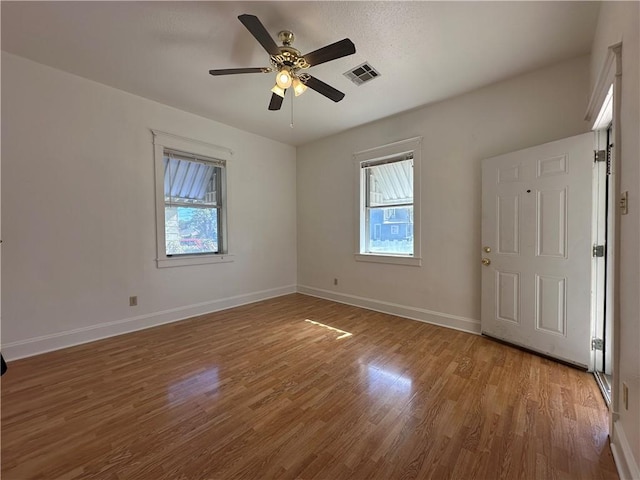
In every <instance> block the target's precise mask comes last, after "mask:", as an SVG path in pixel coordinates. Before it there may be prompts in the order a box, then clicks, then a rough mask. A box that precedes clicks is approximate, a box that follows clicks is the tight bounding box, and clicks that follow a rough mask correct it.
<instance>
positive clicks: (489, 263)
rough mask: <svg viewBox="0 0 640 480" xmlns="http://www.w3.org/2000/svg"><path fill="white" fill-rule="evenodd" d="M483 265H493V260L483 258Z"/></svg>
mask: <svg viewBox="0 0 640 480" xmlns="http://www.w3.org/2000/svg"><path fill="white" fill-rule="evenodd" d="M482 264H483V265H484V266H485V267H486V266H487V265H491V260H489V259H488V258H483V259H482Z"/></svg>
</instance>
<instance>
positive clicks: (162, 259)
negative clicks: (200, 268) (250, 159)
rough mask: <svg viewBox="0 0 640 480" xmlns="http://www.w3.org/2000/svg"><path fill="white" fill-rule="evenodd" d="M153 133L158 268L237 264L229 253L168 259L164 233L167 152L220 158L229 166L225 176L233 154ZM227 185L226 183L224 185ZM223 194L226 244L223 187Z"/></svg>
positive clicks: (172, 135) (225, 202) (228, 150)
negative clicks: (172, 151)
mask: <svg viewBox="0 0 640 480" xmlns="http://www.w3.org/2000/svg"><path fill="white" fill-rule="evenodd" d="M151 133H153V145H154V148H153V154H154V155H153V156H154V162H155V189H156V190H155V194H156V241H157V258H156V265H157V266H158V268H165V267H182V266H189V265H206V264H211V263H229V262H233V261H234V255H232V254H230V253H228V252H222V253H209V254H199V255H180V256H172V257H167V255H166V253H165V248H166V247H165V231H164V208H165V202H164V163H163V157H164V149H165V148H168V149H171V150H178V151H182V152H188V153H193V154H195V155H202V156H205V157H211V158H217V159H219V160H224V161H225V163H226V166H225V169H226V172H225V176H227V177H228V175H229V163H230V162H229V160H230V159H231V156H232V155H233V151H232V150H230V149H228V148H225V147H220V146H218V145H213V144H211V143H207V142H203V141H201V140H193V139H191V138H186V137H181V136H179V135H174V134H172V133H166V132H161V131H159V130H153V129H152V130H151ZM224 183H225V184H226V182H224ZM222 195H223V198H224V199H225V200H224V204H223V208H222V215H221V216H222V221H221V223H222V243H223V246H225V248H226V245H228V244H227V218H226V217H227V215H226V211H227V207H228V201H229V200H228V195H227V192H226V185H223V191H222Z"/></svg>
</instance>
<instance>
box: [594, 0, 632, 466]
mask: <svg viewBox="0 0 640 480" xmlns="http://www.w3.org/2000/svg"><path fill="white" fill-rule="evenodd" d="M639 5H640V4H639V3H638V2H602V5H601V7H600V14H599V17H598V25H597V28H596V33H595V36H594V42H593V47H592V61H591V85H592V86H593V85H595V83H596V80H597V78H598V76H599V74H600V71H601V70H602V68H603V64H604V60H605V58H606V54H607V49H608V48H609V46H611V45H613V44H615V43H618V42H622V96H621V100H622V104H621V109H620V115H621V119H620V124H621V125H620V128H621V135H622V145H621V147H620V149H621V156H620V158H619V165H620V168H619V171H618V173H619V175H620V188H621V191H622V192H624V191H627V192H629V214H628V215H623V216H621V217H620V242H621V244H620V258H621V265H620V282H619V285H618V287H619V289H620V332H619V338H620V343H619V348H618V354H619V358H620V365H619V367H620V368H619V372H614V375H616V376H618V378H619V380H620V382H619V387H620V388H619V390H618V391H616V392H613V393H614V395H617V396H618V398H619V399H621V398H622V384H623V383H625V384H626V385H627V386H628V387H629V408H628V409H627V408H625V407H624V406H623V405H622V403H621V402H620V403H619V405H618V412H617V415H619V417H618V418H614V420H615V421H614V431H613V432H612V435H611V436H612V440H613V443H614V448H616V449H617V456H618V458H617V459H616V460H618V461H622V465H620V464H619V466H622V471H621V476H622V478H640V469H639V466H640V348H638V345H640V296H639V295H638V289H639V286H640V248H639V247H638V246H639V245H640V208H638V206H639V205H640V76H639V74H638V63H639V59H640V49H639V45H640V38H639V34H638V30H639V28H640V27H639V25H640V8H639Z"/></svg>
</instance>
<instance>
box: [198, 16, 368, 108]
mask: <svg viewBox="0 0 640 480" xmlns="http://www.w3.org/2000/svg"><path fill="white" fill-rule="evenodd" d="M238 20H240V22H242V24H243V25H244V26H245V27H246V28H247V30H249V32H250V33H251V35H253V36H254V37H255V39H256V40H257V41H258V42H259V43H260V45H262V48H264V49H265V50H266V51H267V53H268V54H269V60H270V62H271V66H270V67H257V68H225V69H220V70H209V73H210V74H211V75H214V76H217V75H234V74H238V73H270V72H278V73H277V74H276V84H275V86H274V87H273V88H272V89H271V91H272V92H273V94H272V95H271V101H270V102H269V110H280V107H281V106H282V101H283V100H284V95H285V93H286V91H287V89H288V88H289V87H293V91H294V93H295V95H296V97H297V96H298V95H301V94H302V93H304V91H305V90H306V89H307V87H308V88H310V89H312V90H315V91H316V92H318V93H319V94H321V95H324V96H325V97H327V98H329V99H331V100H333V101H334V102H339V101H340V100H342V99H343V98H344V93H342V92H341V91H340V90H336V89H335V88H333V87H332V86H331V85H327V84H326V83H324V82H323V81H321V80H318V79H317V78H315V77H312V76H311V75H309V74H308V73H304V72H302V70H306V69H307V68H309V67H313V66H314V65H320V64H321V63H325V62H329V61H331V60H335V59H337V58H341V57H346V56H347V55H352V54H354V53H356V47H355V45H354V44H353V42H352V41H351V40H349V39H348V38H345V39H343V40H340V41H339V42H335V43H332V44H331V45H327V46H325V47H322V48H320V49H318V50H315V51H313V52H311V53H307V54H306V55H301V54H300V52H299V51H298V50H296V49H295V48H293V47H292V46H291V44H292V43H293V40H294V35H293V33H292V32H290V31H288V30H283V31H282V32H280V33H278V39H279V40H280V41H281V42H282V46H280V47H279V46H278V45H276V42H275V41H274V40H273V38H271V35H269V32H267V29H266V28H264V25H262V23H261V22H260V20H259V19H258V17H256V16H255V15H248V14H243V15H240V16H239V17H238Z"/></svg>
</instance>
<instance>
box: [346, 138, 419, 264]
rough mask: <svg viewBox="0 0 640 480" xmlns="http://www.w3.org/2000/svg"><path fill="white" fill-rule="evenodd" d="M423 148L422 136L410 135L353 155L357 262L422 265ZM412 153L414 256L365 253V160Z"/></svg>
mask: <svg viewBox="0 0 640 480" xmlns="http://www.w3.org/2000/svg"><path fill="white" fill-rule="evenodd" d="M421 147H422V137H414V138H409V139H407V140H402V141H399V142H394V143H390V144H388V145H383V146H381V147H376V148H371V149H369V150H363V151H361V152H356V153H354V154H353V160H354V167H355V169H356V175H355V178H356V192H357V195H358V196H357V199H356V205H357V211H356V219H357V222H358V226H357V228H358V235H357V236H356V245H355V250H356V253H355V254H354V256H355V259H356V261H358V262H374V263H390V264H395V265H410V266H416V267H419V266H421V265H422V256H421V253H420V252H421V250H420V248H421V234H420V233H421V228H420V218H421V215H420V205H421V201H420V190H421V188H420V185H421V178H422V177H421V174H420V170H421V163H422V158H421ZM411 152H413V255H398V254H395V255H394V254H389V253H386V254H382V253H362V251H363V250H364V244H365V235H366V227H365V222H363V221H362V218H363V215H365V193H366V192H365V191H364V190H365V189H364V188H362V184H363V182H362V168H361V164H362V162H366V161H370V160H374V159H383V158H388V157H395V156H398V155H402V154H405V153H411Z"/></svg>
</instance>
